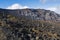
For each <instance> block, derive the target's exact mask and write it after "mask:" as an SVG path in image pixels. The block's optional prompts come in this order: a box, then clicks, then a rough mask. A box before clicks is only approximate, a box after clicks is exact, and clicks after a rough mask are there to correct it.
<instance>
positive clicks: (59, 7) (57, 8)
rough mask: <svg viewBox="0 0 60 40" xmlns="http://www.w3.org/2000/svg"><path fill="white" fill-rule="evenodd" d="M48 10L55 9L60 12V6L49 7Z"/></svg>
mask: <svg viewBox="0 0 60 40" xmlns="http://www.w3.org/2000/svg"><path fill="white" fill-rule="evenodd" d="M46 9H47V10H51V11H55V12H56V13H58V14H60V6H57V7H49V8H46Z"/></svg>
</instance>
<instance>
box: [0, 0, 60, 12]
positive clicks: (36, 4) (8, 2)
mask: <svg viewBox="0 0 60 40" xmlns="http://www.w3.org/2000/svg"><path fill="white" fill-rule="evenodd" d="M0 8H7V9H23V8H35V9H36V8H41V9H48V10H52V11H55V12H58V13H60V12H59V10H60V0H0Z"/></svg>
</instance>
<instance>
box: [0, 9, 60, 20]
mask: <svg viewBox="0 0 60 40" xmlns="http://www.w3.org/2000/svg"><path fill="white" fill-rule="evenodd" d="M1 12H2V13H4V14H5V13H6V14H11V15H14V16H16V17H18V18H20V17H24V18H27V19H32V20H50V21H60V14H57V13H55V12H53V11H50V10H44V9H16V10H7V9H0V14H1Z"/></svg>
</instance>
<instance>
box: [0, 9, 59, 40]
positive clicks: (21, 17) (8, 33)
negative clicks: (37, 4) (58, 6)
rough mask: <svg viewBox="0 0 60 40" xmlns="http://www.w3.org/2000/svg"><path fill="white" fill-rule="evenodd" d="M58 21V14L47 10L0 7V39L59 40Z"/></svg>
mask: <svg viewBox="0 0 60 40" xmlns="http://www.w3.org/2000/svg"><path fill="white" fill-rule="evenodd" d="M53 21H56V22H53ZM58 21H60V15H59V14H56V13H55V12H53V11H49V10H44V9H18V10H8V9H0V40H60V23H58Z"/></svg>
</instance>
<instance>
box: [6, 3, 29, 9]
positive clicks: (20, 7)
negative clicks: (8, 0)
mask: <svg viewBox="0 0 60 40" xmlns="http://www.w3.org/2000/svg"><path fill="white" fill-rule="evenodd" d="M26 8H29V7H28V6H22V5H20V4H17V3H15V4H13V5H11V6H8V7H7V8H6V9H26Z"/></svg>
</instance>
